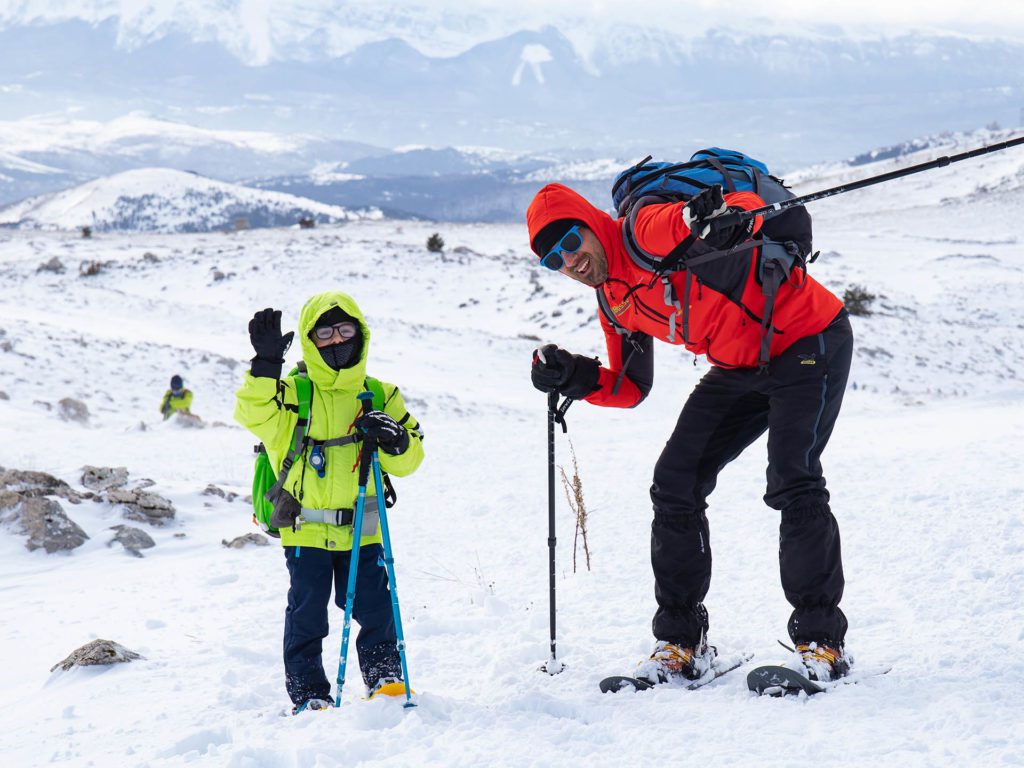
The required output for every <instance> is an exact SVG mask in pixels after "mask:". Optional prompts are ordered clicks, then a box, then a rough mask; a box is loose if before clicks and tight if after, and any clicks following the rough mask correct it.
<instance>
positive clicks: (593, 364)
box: [530, 344, 601, 400]
mask: <svg viewBox="0 0 1024 768" xmlns="http://www.w3.org/2000/svg"><path fill="white" fill-rule="evenodd" d="M600 368H601V364H600V363H599V362H598V361H597V360H595V359H594V358H592V357H584V356H583V355H574V354H572V353H571V352H566V351H565V350H564V349H561V348H560V347H557V346H555V345H554V344H545V345H544V346H543V347H541V348H540V349H538V350H535V351H534V353H533V367H532V368H531V369H530V378H531V379H532V380H533V386H535V387H536V388H537V389H539V390H540V391H541V392H548V393H550V392H558V393H559V394H561V395H564V396H565V397H570V398H572V399H573V400H582V399H583V398H584V397H586V396H587V395H589V394H590V393H591V392H594V391H595V390H596V389H597V388H598V383H597V382H598V379H599V378H600V376H601V371H600Z"/></svg>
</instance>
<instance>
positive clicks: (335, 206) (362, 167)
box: [0, 130, 1024, 231]
mask: <svg viewBox="0 0 1024 768" xmlns="http://www.w3.org/2000/svg"><path fill="white" fill-rule="evenodd" d="M1013 135H1014V134H1013V132H1009V131H990V130H981V131H975V132H972V133H968V134H952V133H951V134H944V135H939V136H930V137H922V138H919V139H916V140H913V141H909V142H905V143H903V144H901V145H898V146H893V147H882V148H879V149H876V150H873V151H871V152H866V153H864V154H863V155H860V156H858V157H855V158H853V159H851V160H849V161H847V162H834V163H828V164H819V165H815V166H809V167H808V168H805V169H796V170H794V171H793V172H792V173H791V174H790V173H786V174H785V175H786V177H787V180H788V181H789V182H790V183H793V184H796V185H797V186H798V187H801V188H803V190H804V191H812V190H814V189H821V188H824V187H829V186H834V185H836V184H838V183H840V182H839V181H836V178H841V179H842V182H844V183H845V182H848V181H852V180H854V179H859V178H865V177H867V176H871V175H875V174H878V173H882V172H883V170H882V169H885V168H887V167H889V166H888V163H891V162H892V161H894V160H895V161H897V162H899V163H901V164H912V163H919V162H927V161H930V160H932V159H935V158H936V157H941V156H942V155H948V154H956V153H958V152H963V151H967V150H968V149H974V148H976V147H979V146H982V145H986V144H996V143H999V142H1001V141H1005V140H1007V139H1009V138H1011V137H1012V136H1013ZM139 143H140V144H141V143H142V142H139ZM148 143H150V144H152V145H153V146H154V147H157V146H161V145H160V144H159V142H157V141H155V140H151V141H150V142H148ZM162 146H163V148H164V150H165V151H166V150H167V149H168V147H169V146H170V145H169V144H164V145H162ZM262 151H263V152H264V153H265V152H266V151H267V150H262ZM639 159H640V158H630V159H629V160H628V161H627V160H622V159H614V158H604V159H598V160H575V161H574V160H570V159H563V160H559V159H557V158H555V157H553V156H551V155H526V154H515V153H508V152H504V153H501V152H494V151H485V150H480V149H472V148H463V149H455V148H450V147H449V148H445V149H431V148H415V147H410V148H404V149H402V150H400V151H395V152H386V153H379V154H375V155H369V156H364V157H361V158H359V159H355V160H351V161H345V162H338V163H321V164H319V165H317V166H316V167H315V169H314V170H313V172H312V173H305V174H294V175H289V176H278V177H265V178H258V179H254V180H252V181H250V182H248V183H247V184H246V185H245V186H242V185H237V184H226V183H222V182H214V181H212V180H210V179H206V178H203V177H200V176H197V175H196V174H191V173H185V172H180V171H172V170H156V169H148V170H141V171H134V172H123V173H118V174H114V175H111V176H108V177H102V178H100V179H98V180H94V181H90V182H86V183H85V184H82V185H78V186H76V187H74V188H71V189H68V190H65V191H61V192H58V193H51V194H48V195H42V196H37V197H33V198H31V199H28V200H25V201H21V202H19V203H14V204H11V205H8V206H7V207H6V208H3V207H0V226H5V225H6V226H17V227H29V228H37V227H48V228H63V229H77V228H79V227H81V226H86V225H89V226H93V227H94V228H95V229H97V230H105V229H117V230H136V231H207V230H210V229H223V228H224V227H225V226H231V222H232V221H233V220H234V219H235V218H237V217H239V216H244V217H245V218H246V220H247V221H248V222H249V223H250V225H251V226H281V225H290V224H294V223H295V221H296V220H297V219H298V218H299V216H310V217H313V218H316V219H317V220H319V221H333V220H346V219H349V218H351V217H352V215H353V214H352V213H351V211H353V210H360V211H365V210H366V209H372V210H373V211H374V213H373V214H372V215H384V216H387V217H389V218H415V219H429V220H438V221H449V222H460V221H461V222H510V223H519V222H521V221H522V219H523V215H524V211H525V210H526V207H527V206H528V205H529V202H530V200H531V199H532V197H533V195H534V194H535V193H536V191H537V189H538V188H540V187H541V186H543V185H544V184H546V183H549V182H560V183H566V184H569V185H571V186H572V187H573V188H574V189H576V190H578V191H579V192H580V193H581V194H583V195H584V196H585V197H587V198H588V199H589V200H590V201H591V202H593V203H594V204H595V205H597V206H598V207H601V208H607V207H608V206H609V190H610V188H611V182H612V180H613V179H614V177H615V175H616V174H617V173H618V172H619V171H621V170H622V169H623V168H624V167H626V166H627V165H629V164H631V163H633V162H635V161H636V160H639ZM672 159H680V158H679V157H678V156H673V157H672ZM682 159H685V157H683V158H682ZM20 162H21V163H22V165H23V166H29V170H34V169H33V168H32V167H31V166H30V164H29V163H26V162H24V161H20ZM993 167H995V168H998V169H1000V170H999V174H1000V175H998V176H996V177H993V178H991V179H988V180H987V181H986V183H985V185H984V186H983V187H980V188H979V189H981V190H982V191H986V190H987V191H993V190H1000V191H1010V190H1012V189H1015V188H1016V187H1018V186H1020V184H1021V179H1024V152H1020V151H1019V150H1017V151H1011V152H1009V153H1007V156H1006V157H1004V158H1001V159H1000V161H999V163H997V164H996V165H995V166H993ZM46 170H49V169H46ZM773 170H775V171H776V172H777V173H782V171H781V170H779V169H777V168H773ZM50 173H51V174H52V171H51V172H50ZM45 178H47V179H50V180H51V181H53V183H55V184H56V183H58V182H59V180H60V179H66V176H58V177H57V178H56V179H53V178H51V177H50V176H47V177H45ZM950 178H951V180H952V181H953V183H954V184H955V188H954V189H945V188H944V187H942V186H940V185H936V186H931V177H925V181H926V185H928V186H929V188H930V189H932V190H933V192H934V194H933V195H932V196H933V197H934V198H935V202H936V203H938V202H941V200H942V199H944V198H945V197H948V196H951V195H954V194H969V193H971V192H972V189H973V188H970V187H965V184H973V183H974V182H973V181H972V182H967V181H965V180H966V179H973V178H974V177H972V176H965V177H960V176H957V175H954V176H952V177H950ZM360 215H363V214H360Z"/></svg>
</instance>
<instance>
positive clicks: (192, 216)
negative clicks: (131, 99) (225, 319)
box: [0, 168, 379, 232]
mask: <svg viewBox="0 0 1024 768" xmlns="http://www.w3.org/2000/svg"><path fill="white" fill-rule="evenodd" d="M366 216H370V217H373V216H379V212H374V211H370V212H364V213H362V214H355V213H353V212H351V211H348V210H346V209H345V208H341V207H339V206H335V205H325V204H324V203H318V202H316V201H315V200H309V199H306V198H301V197H296V196H295V195H289V194H285V193H282V192H268V191H264V190H258V189H251V188H249V187H243V186H239V185H237V184H228V183H226V182H223V181H216V180H214V179H208V178H205V177H202V176H198V175H196V174H192V173H185V172H183V171H174V170H170V169H167V168H142V169H139V170H134V171H125V172H124V173H119V174H116V175H114V176H109V177H106V178H102V179H97V180H95V181H90V182H87V183H85V184H81V185H79V186H77V187H73V188H72V189H68V190H65V191H63V192H56V193H52V194H49V195H43V196H41V197H36V198H30V199H28V200H24V201H22V202H20V203H15V204H13V205H10V206H7V207H6V208H0V226H4V225H6V226H14V227H24V228H37V229H70V230H74V229H79V228H81V227H85V226H88V227H91V228H92V229H93V230H94V231H97V232H106V231H113V230H132V231H137V232H146V231H151V232H207V231H211V230H224V229H233V228H235V227H236V226H238V225H237V224H236V222H243V223H242V226H245V227H275V226H277V227H280V226H288V225H291V224H295V223H297V222H298V220H299V219H300V218H303V217H307V218H312V219H314V220H316V221H319V222H338V221H347V220H350V219H354V218H358V217H366Z"/></svg>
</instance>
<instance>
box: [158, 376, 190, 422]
mask: <svg viewBox="0 0 1024 768" xmlns="http://www.w3.org/2000/svg"><path fill="white" fill-rule="evenodd" d="M191 408H192V390H191V389H185V382H184V381H182V379H181V376H178V375H177V374H175V375H174V376H171V388H170V389H168V390H167V391H166V392H164V399H163V400H161V401H160V413H162V414H163V415H164V421H167V419H169V418H171V416H172V415H174V414H175V413H177V412H178V411H182V412H183V413H191V412H192V411H191Z"/></svg>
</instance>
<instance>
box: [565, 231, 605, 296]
mask: <svg viewBox="0 0 1024 768" xmlns="http://www.w3.org/2000/svg"><path fill="white" fill-rule="evenodd" d="M579 232H580V235H581V239H582V240H583V244H582V245H580V247H579V248H577V249H576V250H575V251H573V252H572V253H566V252H564V251H563V252H562V261H563V264H562V268H561V269H560V270H558V271H559V272H561V273H562V274H564V275H568V276H569V277H571V278H572V279H573V280H578V281H579V282H581V283H583V284H584V285H589V286H590V287H591V288H596V287H597V286H599V285H601V283H603V282H604V281H605V280H607V279H608V258H607V256H605V252H604V246H603V245H601V241H600V240H598V239H597V235H595V234H594V233H593V232H591V231H590V230H589V229H587V228H586V227H580V229H579Z"/></svg>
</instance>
